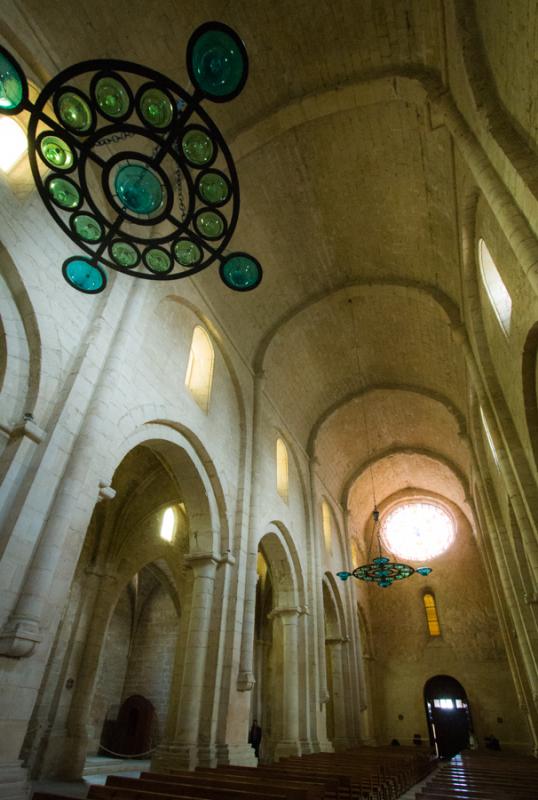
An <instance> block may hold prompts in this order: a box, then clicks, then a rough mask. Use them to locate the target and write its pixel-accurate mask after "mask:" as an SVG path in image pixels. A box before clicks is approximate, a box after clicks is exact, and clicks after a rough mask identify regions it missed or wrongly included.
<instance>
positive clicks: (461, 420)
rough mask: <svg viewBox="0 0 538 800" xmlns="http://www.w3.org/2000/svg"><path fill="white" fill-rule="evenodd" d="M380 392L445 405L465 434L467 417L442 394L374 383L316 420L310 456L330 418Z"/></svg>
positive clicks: (392, 384) (412, 387) (309, 451)
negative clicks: (407, 395) (413, 395)
mask: <svg viewBox="0 0 538 800" xmlns="http://www.w3.org/2000/svg"><path fill="white" fill-rule="evenodd" d="M379 391H391V392H409V393H410V394H417V395H420V396H422V397H427V398H429V399H430V400H434V401H435V402H437V403H440V404H441V405H443V406H444V407H445V408H446V409H447V411H448V412H449V413H450V414H451V415H452V416H453V417H454V418H455V420H456V422H457V424H458V430H459V432H460V433H464V432H465V431H466V427H467V426H466V423H465V415H464V414H463V412H462V411H461V410H460V409H459V408H458V407H457V406H456V405H454V403H453V402H452V401H451V400H450V399H449V398H448V397H447V396H446V395H444V394H441V393H440V392H436V391H434V390H432V389H427V388H425V387H423V386H416V385H415V384H406V383H389V382H386V383H372V384H369V385H368V386H365V387H363V388H362V389H359V391H355V392H350V394H347V395H345V397H342V398H341V399H340V400H338V402H336V403H334V404H333V405H332V406H330V407H329V408H328V409H326V410H325V411H324V412H323V414H321V416H320V417H319V419H317V420H316V422H315V424H314V425H313V427H312V430H311V431H310V435H309V437H308V444H307V448H306V449H307V452H308V454H309V455H310V456H312V455H313V454H314V451H315V447H316V439H317V436H318V434H319V432H320V430H321V428H322V427H323V426H324V425H325V423H326V422H328V421H329V420H330V418H331V417H332V416H333V415H334V414H336V413H337V412H338V411H339V410H340V409H341V408H343V407H344V406H346V405H348V403H352V402H353V401H354V400H359V399H360V398H361V397H365V396H366V395H368V394H370V393H372V392H379Z"/></svg>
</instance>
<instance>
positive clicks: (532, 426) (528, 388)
mask: <svg viewBox="0 0 538 800" xmlns="http://www.w3.org/2000/svg"><path fill="white" fill-rule="evenodd" d="M521 377H522V381H523V403H524V406H525V416H526V419H527V429H528V432H529V439H530V443H531V449H532V455H533V458H534V465H535V467H536V468H537V469H538V322H535V323H534V325H533V326H532V328H531V329H530V331H529V333H528V334H527V338H526V340H525V345H524V347H523V358H522V365H521Z"/></svg>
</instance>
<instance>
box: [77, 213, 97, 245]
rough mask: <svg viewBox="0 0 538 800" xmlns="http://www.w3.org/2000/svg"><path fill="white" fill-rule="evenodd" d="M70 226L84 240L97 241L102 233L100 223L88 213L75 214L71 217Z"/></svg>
mask: <svg viewBox="0 0 538 800" xmlns="http://www.w3.org/2000/svg"><path fill="white" fill-rule="evenodd" d="M71 227H72V228H73V230H74V232H75V233H76V234H77V236H80V238H81V239H82V240H83V241H85V242H98V241H99V239H101V237H102V235H103V228H102V226H101V223H100V222H99V221H98V220H96V219H95V217H92V216H91V215H90V214H75V216H74V217H72V219H71Z"/></svg>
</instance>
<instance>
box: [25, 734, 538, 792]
mask: <svg viewBox="0 0 538 800" xmlns="http://www.w3.org/2000/svg"><path fill="white" fill-rule="evenodd" d="M537 781H538V764H537V763H536V761H535V760H533V759H531V758H522V757H514V756H506V755H504V754H502V755H500V754H497V753H496V754H488V755H483V754H481V755H478V754H476V753H470V752H469V751H467V752H466V753H465V754H463V755H457V756H455V757H454V758H453V759H451V760H450V761H448V762H442V761H438V760H437V759H434V758H433V756H431V755H430V753H429V752H428V751H425V752H422V751H419V752H417V748H412V747H404V748H398V749H397V750H395V749H394V748H393V747H385V748H383V747H376V748H372V747H361V748H355V749H353V750H350V751H347V752H343V753H338V754H337V753H316V754H312V755H309V756H300V757H291V758H286V759H282V760H281V761H279V762H278V763H276V764H273V765H268V766H259V767H241V766H221V767H218V768H216V769H215V768H202V767H198V768H197V769H196V771H195V772H194V773H193V772H191V771H181V770H170V771H169V772H164V773H158V772H151V771H142V772H141V773H140V777H138V778H137V777H132V776H129V777H127V776H124V775H121V774H118V775H109V776H108V777H107V779H106V783H105V784H90V785H89V787H88V789H87V793H85V795H84V796H85V797H87V798H88V800H172V798H183V800H185V799H187V800H191V798H192V800H194V798H198V800H247V799H248V800H396V798H400V797H403V798H406V800H412V798H414V800H535V798H536V785H537ZM81 796H82V795H80V794H78V793H77V794H76V795H75V796H72V795H70V794H69V793H68V789H67V784H66V787H63V789H62V791H61V793H58V794H55V793H52V792H44V791H40V790H38V791H35V792H34V794H33V800H65V798H71V800H78V798H80V797H81Z"/></svg>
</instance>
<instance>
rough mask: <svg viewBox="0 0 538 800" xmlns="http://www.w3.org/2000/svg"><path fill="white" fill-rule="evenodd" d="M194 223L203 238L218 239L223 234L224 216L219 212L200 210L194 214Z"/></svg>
mask: <svg viewBox="0 0 538 800" xmlns="http://www.w3.org/2000/svg"><path fill="white" fill-rule="evenodd" d="M194 224H195V226H196V230H197V231H198V233H199V234H201V235H202V236H203V237H204V238H205V239H220V238H221V236H223V235H224V231H225V227H226V224H225V221H224V217H223V216H222V215H221V214H219V213H218V212H217V211H208V210H207V209H204V210H203V211H200V212H199V213H198V214H197V215H196V218H195V221H194Z"/></svg>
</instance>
